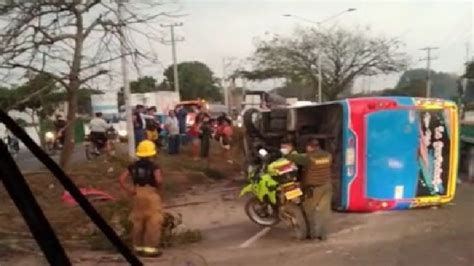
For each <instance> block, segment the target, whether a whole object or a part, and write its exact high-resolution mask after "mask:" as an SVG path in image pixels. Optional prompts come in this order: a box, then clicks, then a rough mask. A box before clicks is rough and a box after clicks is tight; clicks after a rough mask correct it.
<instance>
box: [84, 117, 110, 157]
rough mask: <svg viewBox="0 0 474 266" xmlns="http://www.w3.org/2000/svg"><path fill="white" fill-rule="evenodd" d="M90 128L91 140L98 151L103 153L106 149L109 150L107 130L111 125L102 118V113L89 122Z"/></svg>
mask: <svg viewBox="0 0 474 266" xmlns="http://www.w3.org/2000/svg"><path fill="white" fill-rule="evenodd" d="M89 128H90V131H91V133H90V138H91V141H92V143H94V144H95V145H96V147H97V150H99V151H101V150H103V149H104V148H108V147H107V146H108V145H107V142H108V141H107V134H106V132H107V129H108V128H109V125H108V124H107V122H106V121H105V120H104V119H103V118H102V113H101V112H98V113H96V114H95V117H94V118H93V119H92V120H91V121H90V122H89Z"/></svg>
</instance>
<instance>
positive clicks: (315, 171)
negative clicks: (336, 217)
mask: <svg viewBox="0 0 474 266" xmlns="http://www.w3.org/2000/svg"><path fill="white" fill-rule="evenodd" d="M280 148H281V152H282V154H283V155H284V156H285V157H286V158H287V159H288V160H290V161H293V162H294V163H296V164H297V165H300V166H302V167H303V173H302V176H301V180H300V181H301V183H302V186H303V192H304V200H303V209H304V212H305V215H306V219H307V222H308V232H309V235H308V238H310V239H315V238H319V239H320V240H326V238H327V223H328V220H329V217H330V215H331V199H332V182H331V176H332V173H331V165H332V155H331V154H330V153H329V152H326V151H325V150H323V149H321V147H320V145H319V141H318V140H317V139H315V138H311V139H309V140H308V142H307V144H306V153H298V152H297V151H296V150H295V149H294V146H293V143H292V142H291V140H289V139H285V140H283V141H282V142H281V147H280Z"/></svg>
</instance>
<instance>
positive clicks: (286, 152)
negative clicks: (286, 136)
mask: <svg viewBox="0 0 474 266" xmlns="http://www.w3.org/2000/svg"><path fill="white" fill-rule="evenodd" d="M280 152H281V154H283V155H288V153H290V150H289V149H288V148H280Z"/></svg>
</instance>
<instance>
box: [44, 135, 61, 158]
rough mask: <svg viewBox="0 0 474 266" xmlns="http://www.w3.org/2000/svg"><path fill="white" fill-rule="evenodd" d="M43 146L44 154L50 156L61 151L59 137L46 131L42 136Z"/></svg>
mask: <svg viewBox="0 0 474 266" xmlns="http://www.w3.org/2000/svg"><path fill="white" fill-rule="evenodd" d="M44 145H45V146H44V148H45V151H46V153H47V154H49V155H50V156H53V155H55V154H56V153H57V152H58V151H59V150H61V149H62V145H61V143H60V141H59V136H57V135H56V134H55V133H54V132H53V131H48V132H46V133H45V134H44Z"/></svg>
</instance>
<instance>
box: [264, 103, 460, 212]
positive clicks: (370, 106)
mask: <svg viewBox="0 0 474 266" xmlns="http://www.w3.org/2000/svg"><path fill="white" fill-rule="evenodd" d="M261 121H262V122H261V125H259V130H260V131H261V134H259V137H260V138H262V137H263V138H264V139H266V142H267V143H269V144H272V145H276V146H277V145H279V144H278V143H279V142H278V139H279V138H281V137H282V136H283V135H288V134H289V135H292V136H293V137H294V139H295V144H296V147H297V149H298V150H299V151H300V152H304V146H305V143H306V141H307V140H308V138H317V139H319V140H320V143H321V146H322V147H323V148H324V149H325V150H327V151H329V152H330V153H331V154H333V158H334V162H333V166H332V167H333V187H334V190H333V191H334V193H333V206H334V208H335V209H339V210H341V211H354V212H366V211H377V210H392V209H409V208H415V207H423V206H433V205H441V204H445V203H448V202H450V201H451V200H452V199H453V197H454V194H455V186H456V178H457V172H458V150H459V132H458V130H459V129H458V127H459V126H458V111H457V106H456V104H455V103H454V102H451V101H446V100H441V99H429V98H412V97H370V98H350V99H344V100H339V101H334V102H327V103H323V104H313V105H307V106H299V107H294V108H285V109H274V110H270V111H268V112H263V113H262V119H261Z"/></svg>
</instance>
